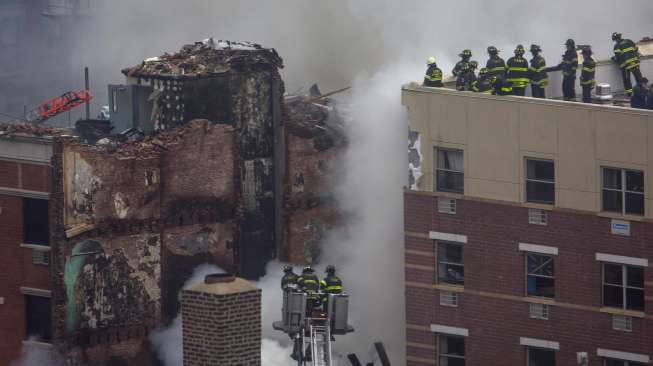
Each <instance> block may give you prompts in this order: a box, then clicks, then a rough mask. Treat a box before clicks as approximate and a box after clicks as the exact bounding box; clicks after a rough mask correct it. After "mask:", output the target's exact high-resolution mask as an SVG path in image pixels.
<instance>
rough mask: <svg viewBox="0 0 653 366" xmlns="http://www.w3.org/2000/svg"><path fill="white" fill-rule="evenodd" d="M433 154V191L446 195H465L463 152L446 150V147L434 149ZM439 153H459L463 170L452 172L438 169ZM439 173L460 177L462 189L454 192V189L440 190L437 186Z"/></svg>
mask: <svg viewBox="0 0 653 366" xmlns="http://www.w3.org/2000/svg"><path fill="white" fill-rule="evenodd" d="M434 150H435V151H434V152H435V154H434V155H435V179H434V182H433V187H434V188H435V189H434V190H435V191H437V192H448V193H457V194H465V151H464V150H463V149H455V148H447V147H438V146H435V147H434ZM440 151H448V152H456V153H460V154H461V156H462V166H463V170H453V169H446V168H440ZM439 172H444V173H445V174H446V173H449V174H454V175H455V174H459V175H460V176H461V177H462V181H463V187H462V189H461V190H456V189H441V188H440V187H439V185H438V173H439Z"/></svg>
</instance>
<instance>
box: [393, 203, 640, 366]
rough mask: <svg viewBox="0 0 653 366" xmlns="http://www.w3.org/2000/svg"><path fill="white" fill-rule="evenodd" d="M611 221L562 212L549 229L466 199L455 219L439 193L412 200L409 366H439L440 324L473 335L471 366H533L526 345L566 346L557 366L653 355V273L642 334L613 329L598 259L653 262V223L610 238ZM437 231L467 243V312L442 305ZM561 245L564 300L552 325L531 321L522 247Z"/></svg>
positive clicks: (463, 297)
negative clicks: (614, 354)
mask: <svg viewBox="0 0 653 366" xmlns="http://www.w3.org/2000/svg"><path fill="white" fill-rule="evenodd" d="M610 221H611V220H610V219H609V218H604V217H599V216H597V215H593V214H589V213H580V212H571V211H563V210H554V211H549V212H548V225H546V226H540V225H531V224H529V223H528V209H527V208H526V207H520V206H515V205H509V204H501V203H498V202H481V201H477V200H467V199H465V200H457V212H456V214H455V215H450V214H444V213H438V211H437V199H436V197H433V196H432V195H429V194H424V193H413V192H406V194H405V230H406V236H405V248H406V257H405V259H406V321H407V324H408V325H407V326H408V329H407V344H408V350H407V352H408V353H407V354H408V365H432V364H435V363H436V357H435V355H436V351H435V350H436V336H435V334H434V333H432V332H431V331H430V325H431V324H440V325H447V326H454V327H461V328H466V329H468V330H469V337H467V338H466V353H467V356H466V357H467V363H468V364H484V365H516V364H525V350H524V347H523V346H520V344H519V338H520V337H530V338H536V339H544V340H550V341H556V342H559V343H560V351H558V352H557V353H556V357H557V360H556V361H557V365H563V366H564V365H575V364H576V352H587V353H588V354H589V356H590V360H589V361H590V364H594V365H600V364H601V362H602V361H601V360H600V359H599V358H598V357H597V356H596V349H597V348H604V349H611V350H618V351H623V352H632V353H640V354H648V355H653V344H652V343H651V342H650V339H653V296H652V295H653V270H651V269H646V270H645V286H646V288H645V296H646V312H645V314H641V315H640V316H634V317H633V330H632V332H623V331H615V330H613V329H612V315H611V314H608V313H605V312H601V305H602V286H601V283H602V282H601V270H602V266H601V262H598V261H597V260H596V259H595V253H597V252H600V253H607V254H615V255H621V256H629V257H638V258H648V259H653V246H652V245H651V242H652V239H653V224H652V223H649V222H632V223H631V236H629V237H625V236H616V235H612V234H611V233H610ZM429 231H437V232H443V233H451V234H460V235H466V236H467V243H465V244H464V262H465V286H464V289H456V290H457V291H460V293H459V304H458V307H446V306H440V305H439V294H440V290H439V289H443V288H445V287H442V286H441V285H437V284H436V281H435V279H436V271H435V263H436V260H437V252H436V250H435V241H433V240H430V239H429V238H428V233H429ZM520 242H522V243H531V244H539V245H546V246H554V247H557V248H558V250H559V253H558V255H557V256H555V298H554V301H553V302H552V303H551V306H550V312H551V313H550V318H549V320H537V319H531V318H530V317H529V301H532V300H530V299H529V298H525V297H524V296H525V287H526V284H525V268H524V267H525V259H524V252H522V251H519V249H518V245H519V243H520Z"/></svg>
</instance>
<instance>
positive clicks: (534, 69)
mask: <svg viewBox="0 0 653 366" xmlns="http://www.w3.org/2000/svg"><path fill="white" fill-rule="evenodd" d="M541 52H542V48H541V47H540V46H538V45H536V44H532V45H531V54H532V55H533V58H532V59H531V62H530V63H531V66H530V69H529V72H530V75H531V77H530V79H531V95H532V96H533V98H546V94H545V88H546V86H547V85H549V76H548V74H547V73H546V62H545V61H544V57H542V55H540V53H541Z"/></svg>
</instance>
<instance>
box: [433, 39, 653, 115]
mask: <svg viewBox="0 0 653 366" xmlns="http://www.w3.org/2000/svg"><path fill="white" fill-rule="evenodd" d="M612 40H613V41H614V42H615V45H614V57H612V60H613V61H614V62H615V63H617V65H618V66H619V68H620V69H621V73H622V77H623V83H624V89H625V91H626V93H627V94H628V96H630V97H631V106H633V107H635V108H649V109H653V88H649V87H648V80H647V79H646V78H645V77H643V76H642V73H641V71H640V68H639V64H640V55H639V52H638V49H637V45H636V44H635V43H634V42H633V41H632V40H630V39H624V38H622V36H621V33H618V32H615V33H613V34H612ZM565 46H566V50H565V53H564V55H562V62H560V63H559V64H558V65H556V66H553V67H547V66H546V62H545V61H544V57H542V55H541V52H542V48H541V47H540V46H538V45H536V44H533V45H531V48H530V52H531V54H532V55H533V57H532V58H531V60H530V63H529V61H527V60H526V59H525V58H524V53H525V52H526V51H525V49H524V46H522V45H518V46H517V47H516V48H515V56H514V57H511V58H509V59H508V61H507V62H505V61H504V60H503V59H502V58H501V57H499V50H498V49H497V48H496V47H494V46H490V47H488V48H487V53H488V55H489V59H488V61H487V63H486V65H485V67H483V68H481V69H480V70H479V73H478V76H477V75H476V69H477V68H478V62H476V61H471V58H472V52H471V51H470V50H464V51H463V52H462V53H461V54H460V55H459V56H460V57H461V58H462V59H461V60H460V61H459V62H458V63H456V66H455V67H454V69H453V75H454V76H455V77H456V89H457V90H468V91H474V92H478V93H486V94H493V95H519V96H524V95H525V93H526V87H527V85H528V84H531V95H532V96H533V97H534V98H545V97H546V96H545V92H544V90H545V88H546V86H547V85H548V82H549V79H548V75H547V73H548V72H552V71H562V94H563V97H564V100H568V101H575V100H576V76H577V69H578V56H577V53H576V42H574V40H573V39H568V40H567V42H566V43H565ZM582 55H583V63H582V69H581V75H580V85H581V87H582V89H583V102H584V103H591V102H592V97H591V93H592V90H593V89H594V87H595V86H596V80H595V69H596V61H595V60H594V59H593V57H592V48H591V47H590V46H583V47H582ZM427 65H428V68H427V70H426V75H425V76H424V86H428V87H442V86H444V85H443V84H442V70H440V69H439V68H438V67H437V64H436V62H435V58H434V57H429V58H428V60H427ZM631 74H632V75H634V76H635V80H636V82H637V84H636V85H635V87H634V88H633V86H632V84H631V77H630V75H631Z"/></svg>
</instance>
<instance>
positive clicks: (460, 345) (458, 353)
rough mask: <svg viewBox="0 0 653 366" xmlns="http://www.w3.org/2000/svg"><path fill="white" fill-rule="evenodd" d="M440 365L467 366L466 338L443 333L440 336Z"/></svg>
mask: <svg viewBox="0 0 653 366" xmlns="http://www.w3.org/2000/svg"><path fill="white" fill-rule="evenodd" d="M438 347H439V348H438V356H439V357H438V358H439V362H438V365H439V366H465V338H464V337H455V336H444V335H441V336H439V338H438Z"/></svg>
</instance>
